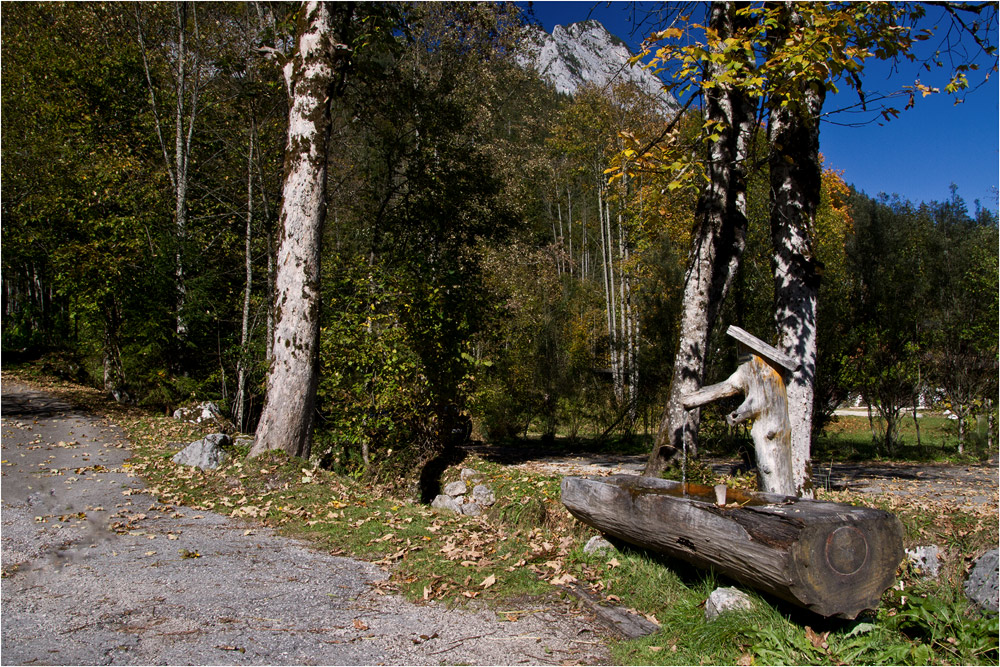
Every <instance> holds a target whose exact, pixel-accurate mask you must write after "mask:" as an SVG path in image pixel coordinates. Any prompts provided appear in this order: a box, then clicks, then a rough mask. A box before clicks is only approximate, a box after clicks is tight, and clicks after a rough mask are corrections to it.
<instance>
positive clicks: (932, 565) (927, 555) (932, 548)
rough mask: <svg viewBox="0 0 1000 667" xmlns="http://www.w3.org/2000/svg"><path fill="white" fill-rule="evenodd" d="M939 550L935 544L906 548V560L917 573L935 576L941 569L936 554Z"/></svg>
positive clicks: (938, 553) (939, 552) (937, 554)
mask: <svg viewBox="0 0 1000 667" xmlns="http://www.w3.org/2000/svg"><path fill="white" fill-rule="evenodd" d="M940 554H941V550H940V549H939V548H938V547H937V545H934V544H931V545H927V546H920V547H913V548H912V549H907V550H906V560H908V561H909V562H910V564H911V565H912V566H913V569H914V570H916V572H917V574H919V575H921V576H924V577H936V576H937V575H938V572H940V571H941V562H940V560H938V556H939V555H940Z"/></svg>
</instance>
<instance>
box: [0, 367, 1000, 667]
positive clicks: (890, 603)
mask: <svg viewBox="0 0 1000 667" xmlns="http://www.w3.org/2000/svg"><path fill="white" fill-rule="evenodd" d="M4 378H5V379H9V378H16V379H18V380H21V381H25V382H28V383H30V384H33V385H34V386H36V387H39V388H42V389H46V390H48V391H51V392H52V393H55V394H57V395H60V396H62V397H63V398H65V399H67V400H69V401H72V402H75V403H77V404H79V405H82V406H84V407H86V408H88V409H90V410H91V411H93V412H95V413H97V414H101V415H105V416H107V417H109V418H110V419H112V420H113V421H115V422H116V423H118V424H119V425H120V426H121V427H122V428H123V429H124V430H125V431H126V434H127V435H128V438H129V439H130V441H131V442H132V451H133V457H132V459H130V461H129V462H128V464H127V466H128V469H129V470H130V471H131V472H132V473H133V474H136V475H140V476H142V477H143V478H144V479H145V481H146V483H147V486H148V490H149V492H150V493H152V494H154V495H155V496H156V497H157V500H158V502H160V503H163V504H170V505H184V506H188V507H191V508H194V509H203V510H212V511H215V512H219V513H222V514H228V515H230V516H232V517H234V518H236V519H238V520H241V521H244V522H246V525H247V528H248V529H252V528H254V527H256V526H267V527H270V528H273V529H275V530H277V531H279V532H282V533H284V534H288V535H293V536H296V537H300V538H303V539H306V540H309V541H310V542H312V543H313V544H314V545H315V546H316V547H317V548H320V549H323V550H326V551H328V552H330V553H332V554H335V555H345V556H352V557H357V558H363V559H366V560H369V561H372V562H374V563H376V564H378V565H379V566H381V567H383V568H385V569H386V570H387V571H388V572H389V573H390V575H391V576H390V578H389V580H388V581H387V582H385V583H383V584H379V586H380V588H381V589H382V590H384V591H392V592H398V593H400V594H402V595H404V596H406V597H407V598H408V599H410V600H414V601H417V602H423V601H427V600H440V601H442V602H444V603H446V604H464V603H467V602H468V601H470V600H477V601H487V602H489V603H490V604H492V605H494V606H496V607H497V608H498V613H499V614H500V616H501V618H509V619H514V618H516V617H518V615H520V614H523V613H526V610H528V611H530V608H531V607H533V606H539V605H540V604H543V603H545V602H547V601H551V600H553V599H555V597H556V596H558V595H559V594H560V589H559V588H558V586H559V585H561V584H568V583H575V584H576V585H579V586H582V587H584V588H586V589H587V590H588V591H589V592H590V594H591V595H593V596H594V597H595V598H597V599H600V600H603V601H605V602H607V603H610V604H615V605H620V606H623V607H626V608H631V609H634V610H636V611H637V613H640V614H643V615H646V616H647V617H648V618H651V619H654V620H655V621H657V622H658V623H659V624H660V625H661V629H660V631H659V632H657V633H655V634H653V635H651V636H649V637H645V638H643V639H640V640H634V641H620V642H611V643H610V648H611V651H612V659H613V661H614V662H615V663H618V664H649V665H673V664H844V663H847V664H957V663H964V664H996V663H997V659H998V658H997V622H996V618H995V617H986V616H983V615H982V614H980V613H979V612H978V611H976V610H972V609H969V608H968V606H967V605H966V603H965V598H964V594H963V593H962V591H961V584H962V582H963V581H964V578H965V575H966V573H967V571H968V569H969V568H970V566H971V563H972V561H973V559H974V558H975V557H977V556H979V555H980V554H981V553H982V552H983V551H985V550H986V549H987V548H992V547H993V546H995V544H996V538H997V533H996V508H995V507H993V508H990V507H984V508H983V510H982V511H981V512H978V511H972V510H965V509H963V510H956V509H954V508H952V507H949V506H947V504H945V503H942V502H940V500H939V499H936V498H934V497H928V498H914V497H902V496H898V495H893V494H889V493H887V494H882V495H878V496H872V495H860V494H853V493H851V492H847V491H839V492H831V491H825V490H821V491H820V492H819V494H820V496H821V497H822V498H824V499H828V500H834V501H839V502H849V503H853V504H867V505H870V506H875V507H881V508H883V509H887V510H890V511H892V512H894V513H896V515H897V516H899V517H900V519H901V521H902V522H903V524H904V527H905V530H906V537H905V543H906V546H914V545H916V544H938V545H940V546H941V547H942V549H943V552H942V561H943V567H942V573H941V575H940V577H939V579H938V580H936V581H935V582H933V583H929V582H927V581H925V580H921V579H919V578H918V577H917V576H916V573H914V572H912V571H910V570H909V569H908V568H905V567H904V568H901V569H900V571H899V572H898V573H897V584H896V586H895V587H894V588H893V589H890V590H889V591H887V592H886V594H885V596H884V597H883V602H882V605H881V606H880V608H879V609H878V611H877V612H876V613H871V614H868V615H867V616H864V617H862V618H860V619H858V620H857V621H852V622H842V621H826V620H823V619H820V618H818V617H816V616H812V615H810V614H808V613H807V612H803V611H800V610H796V609H794V608H789V607H788V606H786V605H783V604H779V603H776V602H775V601H774V600H772V599H770V598H766V597H762V596H759V595H756V594H753V593H751V595H752V597H753V598H754V599H755V601H756V604H755V607H754V609H753V610H751V611H748V612H741V613H730V614H725V615H723V616H722V617H720V618H719V619H716V620H714V621H711V622H709V621H706V620H705V618H704V609H703V605H704V601H705V599H706V598H707V597H708V595H709V593H710V592H711V591H712V590H713V589H714V588H715V587H716V586H717V585H729V583H728V582H725V581H722V580H718V581H717V579H716V577H715V576H714V575H713V574H712V573H710V572H705V571H701V570H696V569H693V568H691V567H689V566H687V565H685V564H683V563H679V562H676V561H673V560H671V559H669V558H665V557H663V556H661V555H658V554H655V553H650V552H646V551H643V550H639V549H632V548H629V547H622V548H621V549H620V550H619V551H616V552H611V553H602V554H593V555H588V554H585V553H583V549H582V546H583V544H584V543H585V542H586V540H587V539H588V538H589V537H590V536H592V535H594V534H596V533H595V531H594V530H592V529H590V528H589V527H587V526H585V525H583V524H581V523H579V522H577V521H575V520H573V519H572V518H571V517H570V516H569V515H568V513H567V512H566V510H565V509H564V508H563V506H562V504H561V502H560V500H559V483H560V479H559V477H558V476H553V475H540V474H536V473H531V472H528V471H525V470H523V469H520V468H513V467H507V466H503V465H499V464H496V463H492V462H488V461H485V460H481V459H477V458H475V457H470V458H469V459H466V460H465V461H464V462H463V463H462V464H461V465H459V466H454V467H452V468H449V469H447V470H446V471H445V474H444V478H443V479H442V482H448V481H453V480H455V479H458V477H459V473H460V469H461V468H463V467H471V468H474V469H475V470H476V471H477V472H478V473H479V474H480V476H481V478H482V482H484V483H486V484H487V485H489V486H490V487H491V488H492V489H493V491H494V493H495V495H496V498H497V503H496V504H495V505H494V506H493V507H492V508H490V510H489V511H488V513H487V514H486V515H485V516H483V517H464V516H455V515H448V514H441V513H438V512H436V511H434V510H432V509H430V508H429V507H427V506H424V505H420V504H413V503H408V502H405V501H403V500H401V499H399V498H395V497H392V496H391V495H386V494H385V493H382V492H379V491H378V490H377V489H374V488H371V487H366V486H364V485H362V484H360V483H359V482H357V481H356V480H354V479H352V478H350V477H345V476H342V475H337V474H334V473H333V472H330V471H326V470H323V469H319V468H316V467H314V466H312V465H311V464H310V463H309V462H307V461H304V460H301V459H294V458H289V457H287V456H285V455H284V454H281V453H269V454H266V455H264V456H260V457H257V458H255V459H252V460H248V459H246V458H245V454H246V452H245V451H236V452H234V453H235V454H236V455H235V456H234V458H232V459H231V460H230V461H229V462H228V463H227V464H226V465H224V466H222V467H220V468H219V469H218V470H214V471H200V470H197V469H194V468H189V467H184V466H177V465H175V464H174V463H172V462H171V461H170V457H171V456H172V455H173V454H174V452H175V451H176V450H177V448H178V446H179V444H180V443H186V442H190V441H192V440H195V439H198V438H200V437H203V435H204V431H203V430H202V429H201V427H198V426H195V425H191V424H183V423H180V422H176V421H174V420H173V419H170V418H168V417H165V416H162V415H154V414H150V413H148V412H145V411H142V410H138V409H135V408H129V407H123V406H120V405H117V404H115V403H113V402H110V401H107V400H106V399H105V398H104V397H102V396H101V394H100V392H97V391H95V390H92V389H88V388H85V387H81V386H79V385H72V384H68V383H66V382H62V381H55V380H51V379H48V378H45V377H43V376H40V375H38V374H37V373H36V374H34V375H32V374H30V373H24V372H22V371H18V372H17V373H9V372H8V371H6V370H5V371H4ZM699 470H700V473H705V471H704V470H701V469H697V468H694V467H692V469H691V470H690V471H689V472H692V473H695V472H698V471H699ZM700 473H699V474H700ZM705 474H707V473H705ZM706 481H708V480H706ZM724 481H725V480H724ZM728 481H729V482H735V483H737V484H740V483H741V482H742V480H728Z"/></svg>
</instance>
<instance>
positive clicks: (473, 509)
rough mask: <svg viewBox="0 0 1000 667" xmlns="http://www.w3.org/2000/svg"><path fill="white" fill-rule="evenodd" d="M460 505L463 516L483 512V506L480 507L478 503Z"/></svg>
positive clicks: (476, 514)
mask: <svg viewBox="0 0 1000 667" xmlns="http://www.w3.org/2000/svg"><path fill="white" fill-rule="evenodd" d="M460 507H461V508H462V514H464V515H465V516H479V515H480V514H482V513H483V508H481V507H480V506H479V504H478V503H473V502H467V503H462V505H461V506H460Z"/></svg>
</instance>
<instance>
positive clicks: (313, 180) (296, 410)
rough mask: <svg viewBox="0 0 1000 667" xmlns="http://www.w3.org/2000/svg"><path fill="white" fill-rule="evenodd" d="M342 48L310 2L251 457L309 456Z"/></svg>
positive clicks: (293, 86) (326, 17) (290, 82)
mask: <svg viewBox="0 0 1000 667" xmlns="http://www.w3.org/2000/svg"><path fill="white" fill-rule="evenodd" d="M342 49H343V47H342V46H341V45H338V44H336V43H335V40H334V28H333V20H332V16H331V12H330V7H329V6H328V5H327V3H322V2H306V3H304V4H303V7H302V11H301V12H300V15H299V26H298V38H297V47H296V51H295V54H294V55H293V56H292V58H291V59H289V61H288V62H287V63H286V64H285V66H284V74H285V81H286V84H287V86H288V93H289V98H290V104H289V107H290V108H289V112H288V143H287V146H286V148H285V182H284V186H283V189H282V204H281V214H280V218H279V221H280V232H279V234H280V238H279V245H278V258H277V267H276V275H275V304H274V307H275V327H274V340H273V355H272V357H271V360H270V361H271V365H270V369H269V371H268V376H267V399H266V401H265V404H264V411H263V413H262V415H261V418H260V423H259V425H258V427H257V433H256V437H255V440H254V444H253V447H252V448H251V450H250V455H251V456H256V455H258V454H262V453H263V452H266V451H269V450H274V449H283V450H284V451H286V452H288V454H290V455H293V456H302V457H307V456H309V451H310V442H311V437H312V428H313V414H314V412H315V401H316V386H317V382H318V367H317V362H318V351H319V308H320V294H319V287H320V284H319V280H320V245H321V243H320V241H321V232H322V229H323V223H324V221H325V218H326V197H325V191H326V177H327V144H328V138H329V134H330V99H331V98H332V97H333V90H334V84H335V79H336V58H337V54H338V53H339V52H341V50H342Z"/></svg>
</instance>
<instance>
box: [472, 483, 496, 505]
mask: <svg viewBox="0 0 1000 667" xmlns="http://www.w3.org/2000/svg"><path fill="white" fill-rule="evenodd" d="M472 501H473V502H475V503H476V504H478V505H479V506H480V507H492V506H493V504H494V503H496V501H497V498H496V496H495V495H493V490H492V489H491V488H490V487H488V486H486V485H485V484H476V486H475V487H473V489H472Z"/></svg>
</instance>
